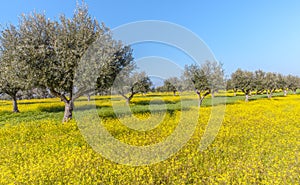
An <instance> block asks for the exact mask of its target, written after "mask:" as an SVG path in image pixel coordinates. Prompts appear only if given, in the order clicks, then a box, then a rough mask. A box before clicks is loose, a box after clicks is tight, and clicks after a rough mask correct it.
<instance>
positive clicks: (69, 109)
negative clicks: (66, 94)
mask: <svg viewBox="0 0 300 185" xmlns="http://www.w3.org/2000/svg"><path fill="white" fill-rule="evenodd" d="M73 109H74V102H73V101H72V100H70V101H68V102H65V114H64V119H63V122H67V121H69V120H70V119H72V113H73Z"/></svg>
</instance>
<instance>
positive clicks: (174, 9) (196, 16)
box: [0, 0, 300, 76]
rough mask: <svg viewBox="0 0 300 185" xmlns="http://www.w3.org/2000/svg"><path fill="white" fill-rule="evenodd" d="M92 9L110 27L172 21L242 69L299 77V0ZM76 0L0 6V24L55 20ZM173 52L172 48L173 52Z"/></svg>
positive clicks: (147, 51) (99, 5)
mask: <svg viewBox="0 0 300 185" xmlns="http://www.w3.org/2000/svg"><path fill="white" fill-rule="evenodd" d="M86 3H87V4H88V6H89V9H90V13H91V15H93V16H94V17H96V18H97V19H98V20H99V21H100V22H104V23H105V24H106V25H107V26H108V27H110V28H115V27H117V26H120V25H122V24H125V23H129V22H133V21H143V20H163V21H170V22H173V23H176V24H179V25H182V26H184V27H186V28H187V29H189V30H191V31H192V32H194V33H195V34H197V35H198V36H199V37H200V38H201V39H202V40H203V41H204V42H205V43H206V44H207V45H208V46H209V47H210V49H211V50H212V52H213V53H214V54H215V57H216V59H217V60H219V61H221V62H222V63H223V64H224V68H225V70H226V74H230V73H231V72H233V71H234V70H236V69H237V68H242V69H247V70H256V69H263V70H265V71H272V72H281V73H283V74H295V75H299V76H300V51H299V49H300V1H298V0H290V1H279V0H278V1H275V0H274V1H271V0H264V1H259V0H253V1H247V2H246V1H237V0H236V1H234V0H228V1H221V0H220V1H216V0H211V1H209V0H190V1H183V0H182V1H178V0H177V1H176V0H147V1H146V0H127V1H126V0H118V1H117V0H105V1H104V0H86ZM75 6H76V1H75V0H74V1H70V0H66V1H62V0H51V1H46V0H8V1H2V2H1V6H0V14H1V16H0V24H1V25H5V24H6V23H13V24H15V23H17V21H18V15H20V14H22V13H29V12H31V11H33V10H36V11H38V12H42V11H45V12H46V14H47V15H48V16H49V17H51V18H53V17H55V16H56V17H57V16H58V15H59V14H61V13H64V14H66V15H67V16H71V15H72V12H73V10H74V8H75ZM134 49H135V51H134V52H135V57H136V58H139V57H143V56H147V55H157V56H161V55H163V57H167V58H171V59H172V60H176V61H179V63H180V62H182V63H184V61H183V60H189V59H188V58H187V57H185V56H183V55H182V54H180V53H179V54H178V52H176V51H175V50H172V49H166V50H163V49H161V46H153V45H151V44H150V45H146V46H144V47H143V48H141V47H134ZM171 50H172V51H171ZM166 51H167V52H166Z"/></svg>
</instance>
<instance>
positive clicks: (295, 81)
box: [286, 75, 300, 94]
mask: <svg viewBox="0 0 300 185" xmlns="http://www.w3.org/2000/svg"><path fill="white" fill-rule="evenodd" d="M286 82H287V87H288V89H289V90H291V91H292V92H293V93H294V94H296V93H297V89H298V88H299V87H300V78H299V77H297V76H293V75H288V76H287V77H286Z"/></svg>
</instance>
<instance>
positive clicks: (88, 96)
mask: <svg viewBox="0 0 300 185" xmlns="http://www.w3.org/2000/svg"><path fill="white" fill-rule="evenodd" d="M87 100H88V102H89V101H91V96H90V95H89V94H88V95H87Z"/></svg>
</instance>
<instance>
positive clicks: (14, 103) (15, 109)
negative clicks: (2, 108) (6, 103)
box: [12, 96, 20, 112]
mask: <svg viewBox="0 0 300 185" xmlns="http://www.w3.org/2000/svg"><path fill="white" fill-rule="evenodd" d="M12 99H13V112H20V111H19V108H18V102H17V97H16V96H14V97H12Z"/></svg>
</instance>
